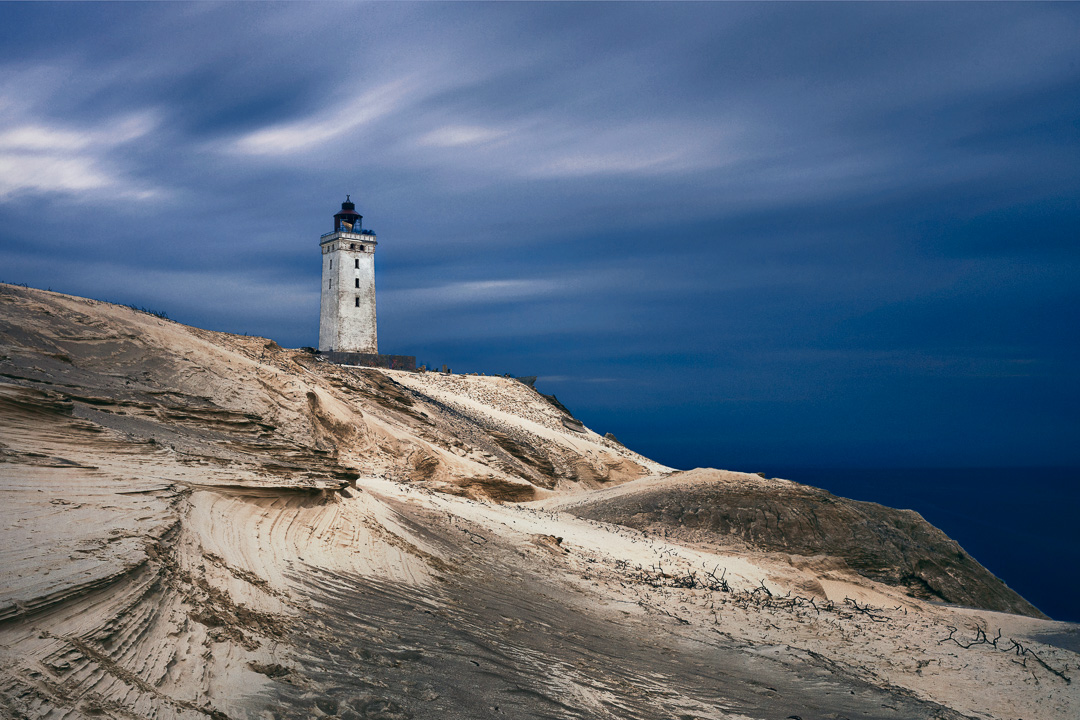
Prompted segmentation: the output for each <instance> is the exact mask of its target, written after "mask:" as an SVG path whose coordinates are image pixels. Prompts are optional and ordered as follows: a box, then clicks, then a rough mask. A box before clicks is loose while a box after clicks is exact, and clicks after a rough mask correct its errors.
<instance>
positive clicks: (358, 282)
mask: <svg viewBox="0 0 1080 720" xmlns="http://www.w3.org/2000/svg"><path fill="white" fill-rule="evenodd" d="M356 287H360V278H356Z"/></svg>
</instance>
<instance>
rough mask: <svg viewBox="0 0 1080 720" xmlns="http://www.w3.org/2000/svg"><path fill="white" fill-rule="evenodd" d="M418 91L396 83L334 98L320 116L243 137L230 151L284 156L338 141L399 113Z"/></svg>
mask: <svg viewBox="0 0 1080 720" xmlns="http://www.w3.org/2000/svg"><path fill="white" fill-rule="evenodd" d="M415 91H416V83H415V81H412V80H409V79H401V80H395V81H393V82H389V83H385V84H382V85H379V86H378V87H375V88H373V89H371V90H368V91H367V92H364V93H362V94H360V95H358V96H357V97H355V98H347V97H336V96H335V97H332V98H329V100H330V103H329V104H328V105H327V106H326V107H324V108H323V109H322V110H320V111H319V112H318V113H316V114H314V115H311V116H309V117H307V118H304V119H302V120H296V121H292V122H286V123H279V124H276V125H271V126H269V127H266V128H262V129H260V130H255V131H254V132H251V133H248V134H246V135H243V136H242V137H240V138H237V139H236V140H234V141H232V142H231V143H229V145H228V146H227V149H228V150H231V151H232V152H236V153H239V154H242V155H261V156H282V155H290V154H294V153H299V152H303V151H306V150H309V149H311V148H315V147H318V146H321V145H325V144H326V143H328V142H330V141H333V140H339V139H341V138H342V137H344V136H346V135H348V134H350V133H353V132H355V131H357V130H358V129H360V128H362V127H363V126H365V125H368V124H370V123H372V122H375V121H376V120H379V119H381V118H383V117H385V116H387V115H389V114H391V113H394V112H395V111H398V110H399V109H400V108H401V106H402V105H403V104H404V103H405V101H406V100H407V99H408V98H409V97H410V96H411V95H412V94H413V93H414V92H415Z"/></svg>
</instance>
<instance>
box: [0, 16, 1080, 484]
mask: <svg viewBox="0 0 1080 720" xmlns="http://www.w3.org/2000/svg"><path fill="white" fill-rule="evenodd" d="M1077 38H1080V4H1076V3H1063V4H1062V3H1059V4H1039V3H1022V4H1012V3H1009V4H987V5H984V4H978V3H960V4H937V3H905V4H860V3H840V4H828V3H805V4H788V3H781V4H773V3H765V4H743V3H691V4H680V3H662V4H652V3H633V4H620V3H601V4H585V3H581V4H577V3H541V4H531V3H506V4H470V3H447V4H441V3H422V4H409V3H377V4H356V3H349V4H335V3H302V4H293V3H276V4H270V3H266V4H252V3H236V4H210V3H193V4H187V3H150V4H140V3H117V4H94V3H76V4H65V3H53V4H42V3H4V4H0V280H3V281H6V282H19V283H27V284H29V285H31V286H35V287H41V288H51V289H53V290H59V291H63V292H67V293H72V294H76V295H84V296H89V297H94V298H99V299H104V300H112V301H116V302H122V303H134V304H137V305H140V306H145V307H147V308H150V309H152V310H159V311H165V312H167V313H168V315H169V317H170V318H172V319H174V320H177V321H180V322H184V323H187V324H191V325H196V326H200V327H205V328H210V329H214V330H223V331H228V332H234V333H248V334H257V335H263V336H267V337H270V338H273V339H274V340H276V341H277V342H278V343H280V344H282V345H284V346H289V347H299V346H304V345H315V344H316V343H317V337H318V313H319V289H320V280H319V277H320V266H321V256H320V252H319V245H318V243H319V236H320V234H322V233H323V232H326V231H328V230H330V228H331V224H332V215H333V213H334V212H335V211H336V210H337V209H338V208H339V207H340V203H341V201H342V200H344V197H345V194H346V193H349V194H351V196H352V198H353V200H354V201H356V203H357V209H358V211H359V212H360V213H362V214H363V215H364V226H365V227H368V228H371V229H373V230H375V231H376V232H377V233H378V238H379V248H378V253H377V256H376V268H377V271H376V272H377V288H378V313H379V346H380V350H381V351H382V352H387V353H395V354H408V355H415V356H417V358H418V361H419V362H421V363H427V364H428V365H430V366H441V365H442V364H444V363H445V364H447V365H449V366H450V367H451V368H453V369H454V370H455V371H457V372H484V373H487V374H503V373H510V374H513V375H537V376H539V381H538V383H537V387H538V388H539V389H540V390H541V391H543V392H547V393H554V394H555V395H557V397H558V398H559V400H560V401H562V402H563V403H564V404H565V405H567V406H569V407H570V409H571V410H573V411H574V412H575V414H576V415H577V416H578V417H580V418H581V419H582V420H583V421H585V422H586V424H588V425H589V426H590V427H592V428H593V429H595V430H597V431H598V432H601V433H604V432H612V433H614V434H615V435H616V436H617V437H618V438H619V439H620V440H621V441H623V442H624V443H625V444H627V445H628V446H630V447H631V448H633V449H636V450H638V451H640V452H643V453H645V454H646V455H648V456H650V457H652V458H654V459H656V460H658V461H660V462H664V463H666V464H669V465H672V466H675V467H680V468H689V467H696V466H711V467H721V468H729V469H736V470H746V471H755V470H758V469H762V468H766V467H770V466H777V465H790V466H821V467H927V466H1044V465H1060V466H1080V413H1078V411H1077V408H1078V407H1080V380H1078V369H1080V362H1078V360H1080V332H1078V328H1080V282H1078V281H1080V272H1078V271H1080V91H1078V88H1080V42H1077Z"/></svg>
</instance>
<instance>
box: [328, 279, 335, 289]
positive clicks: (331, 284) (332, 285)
mask: <svg viewBox="0 0 1080 720" xmlns="http://www.w3.org/2000/svg"><path fill="white" fill-rule="evenodd" d="M332 287H334V281H333V280H327V281H326V289H327V290H329V289H330V288H332Z"/></svg>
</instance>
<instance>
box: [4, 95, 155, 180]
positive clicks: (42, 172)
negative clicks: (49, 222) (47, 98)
mask: <svg viewBox="0 0 1080 720" xmlns="http://www.w3.org/2000/svg"><path fill="white" fill-rule="evenodd" d="M156 126H157V120H156V118H155V117H154V116H153V114H151V113H140V114H137V115H132V116H127V117H122V118H118V119H115V120H113V121H111V122H108V123H103V124H101V125H96V126H88V127H73V126H71V125H60V124H48V121H46V120H44V119H36V120H31V121H29V122H25V123H23V124H19V125H15V126H14V127H10V128H9V129H6V130H2V131H0V201H5V200H11V199H13V198H15V197H16V196H18V195H20V194H23V193H65V194H66V195H67V196H68V197H73V198H82V199H92V198H95V197H96V198H98V199H105V198H106V194H107V195H108V196H111V197H112V198H114V199H115V198H123V199H138V200H147V199H151V198H154V197H157V196H159V195H160V192H161V191H160V190H159V189H157V188H155V187H154V186H153V185H151V184H150V183H147V182H140V181H139V180H137V179H135V178H132V177H130V176H127V175H125V173H124V172H123V171H122V170H120V169H118V168H116V167H115V164H114V163H113V162H112V160H111V158H110V155H111V154H112V153H113V152H115V151H116V150H117V149H119V148H120V147H121V146H123V145H125V144H128V143H132V142H135V141H138V140H139V139H141V138H144V137H146V136H147V135H149V134H150V133H151V132H153V130H154V129H155V127H156Z"/></svg>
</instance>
